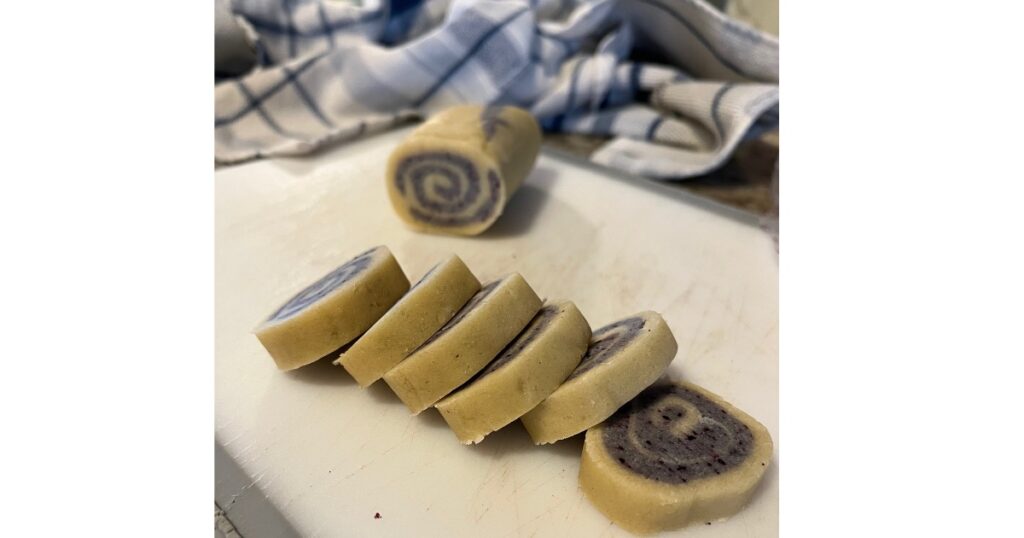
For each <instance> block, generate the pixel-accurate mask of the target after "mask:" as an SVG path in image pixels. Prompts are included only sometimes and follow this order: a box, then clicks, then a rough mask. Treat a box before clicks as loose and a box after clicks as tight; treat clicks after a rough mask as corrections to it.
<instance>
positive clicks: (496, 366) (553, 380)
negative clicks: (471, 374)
mask: <svg viewBox="0 0 1024 538" xmlns="http://www.w3.org/2000/svg"><path fill="white" fill-rule="evenodd" d="M589 342H590V325H589V324H588V323H587V320H586V319H585V318H584V317H583V314H581V313H580V311H579V309H577V308H576V305H574V304H573V303H572V302H569V301H566V302H563V303H559V304H551V305H548V306H545V307H544V308H542V309H541V310H540V312H538V313H537V315H536V316H534V318H533V320H532V321H531V322H530V324H529V325H527V326H526V328H525V329H523V332H522V333H520V334H519V336H517V337H516V339H515V340H513V341H512V343H511V344H509V345H508V346H507V347H506V348H505V349H504V350H503V351H502V352H501V354H500V355H498V357H497V358H495V359H494V360H493V361H491V363H490V364H488V365H487V368H485V369H484V370H483V371H482V372H480V373H479V374H478V375H477V376H476V377H475V378H474V379H473V380H472V381H470V382H469V383H468V384H467V385H466V386H464V387H463V388H461V389H459V390H458V391H457V392H455V393H453V394H450V395H448V396H447V397H446V398H445V399H443V400H441V401H440V402H437V404H436V405H435V406H434V407H436V408H437V410H438V411H440V412H441V416H443V417H444V419H445V421H446V422H448V426H449V427H451V429H452V431H454V432H455V435H456V437H458V438H459V440H460V441H462V442H463V443H464V444H469V443H479V442H480V441H482V440H483V438H484V437H485V436H486V435H487V434H489V433H491V432H493V431H497V430H499V429H501V428H502V427H504V426H506V425H508V424H509V423H510V422H512V421H513V420H515V419H517V418H519V417H520V416H522V415H523V413H526V412H527V411H529V410H530V409H532V408H533V407H534V406H536V405H537V404H538V403H540V402H541V400H543V399H544V398H546V397H547V396H548V395H549V394H551V393H552V392H553V391H554V390H555V389H556V388H558V385H559V384H560V383H561V382H562V381H563V380H565V378H566V377H568V375H569V374H570V373H572V371H573V369H574V368H575V367H576V365H577V364H579V362H580V358H582V357H583V353H584V352H585V351H586V350H587V344H588V343H589Z"/></svg>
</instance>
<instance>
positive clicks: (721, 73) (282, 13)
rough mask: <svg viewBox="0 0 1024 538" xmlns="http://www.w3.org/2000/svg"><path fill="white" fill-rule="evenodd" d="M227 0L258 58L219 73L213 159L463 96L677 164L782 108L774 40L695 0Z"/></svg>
mask: <svg viewBox="0 0 1024 538" xmlns="http://www.w3.org/2000/svg"><path fill="white" fill-rule="evenodd" d="M232 10H233V13H234V15H235V16H236V17H237V18H238V22H239V23H240V24H241V26H243V27H244V28H245V29H246V31H247V35H248V36H250V39H251V41H252V45H253V46H254V47H255V49H256V51H257V57H258V58H259V63H260V64H261V65H260V66H259V67H257V68H256V69H255V70H254V71H252V72H250V73H248V74H247V75H245V76H243V77H240V78H236V79H231V80H227V81H224V82H221V83H219V84H217V85H216V88H215V96H216V105H215V109H216V123H215V125H216V128H215V143H216V148H215V157H216V159H217V161H218V162H221V163H230V162H238V161H242V160H246V159H251V158H255V157H261V156H273V155H296V154H302V153H307V152H310V151H312V150H314V149H316V148H318V147H321V146H323V145H325V144H329V143H334V142H337V141H341V140H347V139H351V138H355V137H358V136H361V135H363V134H365V133H368V132H371V131H375V130H381V129H385V128H388V127H391V126H393V125H396V124H398V123H401V122H404V121H406V120H409V119H414V118H421V117H426V116H429V115H431V114H433V113H435V112H438V111H440V110H441V109H443V108H445V107H448V106H451V105H454V104H457V103H465V102H472V103H480V104H511V105H517V106H520V107H523V108H526V109H528V110H530V111H531V112H532V113H533V114H534V115H535V116H536V117H537V119H538V120H539V121H540V122H541V125H542V126H543V127H544V129H545V130H546V131H549V132H572V133H586V134H596V135H603V136H608V137H610V138H611V140H610V141H609V142H608V143H607V144H605V145H604V146H602V147H601V148H599V149H598V151H597V152H595V153H594V154H593V155H592V159H593V160H594V161H595V162H597V163H600V164H603V165H606V166H610V167H613V168H617V169H620V170H624V171H627V172H630V173H634V174H639V175H644V176H647V177H651V178H657V179H680V178H685V177H690V176H694V175H698V174H702V173H705V172H707V171H710V170H712V169H714V168H716V167H717V166H720V165H721V164H722V163H724V162H725V160H726V159H727V158H728V157H729V155H730V153H731V152H732V151H733V149H734V148H735V147H736V145H737V144H738V143H739V142H740V141H741V140H742V139H743V137H744V136H745V135H747V134H748V133H749V132H750V131H751V128H752V127H754V126H755V124H759V126H760V127H764V126H766V125H767V126H771V125H772V124H775V123H776V122H777V121H778V99H779V97H778V85H777V83H778V40H777V39H776V38H775V37H773V36H771V35H768V34H766V33H763V32H760V31H757V30H755V29H753V28H751V27H749V26H747V25H745V24H742V23H740V22H738V21H735V20H733V19H730V18H728V17H726V16H725V15H723V14H722V13H721V12H719V11H717V10H716V9H715V8H714V7H712V6H710V5H709V4H707V3H706V2H704V1H702V0H618V1H613V0H530V1H529V2H526V1H524V0H451V1H449V0H365V1H363V2H360V3H358V4H357V3H354V2H343V1H330V0H319V1H317V0H308V1H303V0H291V1H282V0H235V1H234V2H233V4H232ZM640 58H643V60H640ZM755 130H756V129H755Z"/></svg>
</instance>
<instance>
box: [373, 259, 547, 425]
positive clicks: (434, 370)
mask: <svg viewBox="0 0 1024 538" xmlns="http://www.w3.org/2000/svg"><path fill="white" fill-rule="evenodd" d="M540 307H541V300H540V298H538V297H537V294H536V293H534V291H533V289H531V288H530V285H529V284H527V283H526V281H525V280H523V277H521V276H519V274H518V273H513V274H511V275H509V276H507V277H505V278H502V279H501V280H496V281H494V282H491V283H490V284H487V285H485V286H484V287H483V288H482V289H481V290H480V291H479V292H477V294H476V295H474V296H473V298H472V299H470V300H469V302H468V303H466V306H464V307H462V309H461V310H459V312H458V313H457V314H455V317H453V318H452V319H451V320H449V321H448V323H446V324H445V325H444V327H441V329H440V330H439V331H437V332H436V333H434V335H433V336H431V337H430V339H428V340H427V341H426V342H425V343H424V344H423V345H422V346H420V347H419V349H417V350H416V351H414V352H413V353H412V355H409V357H407V358H406V359H405V360H404V361H402V362H400V363H398V365H397V366H395V367H394V368H392V369H391V370H390V371H388V373H386V374H384V381H385V382H386V383H387V384H388V386H389V387H391V390H393V391H394V392H395V394H397V395H398V397H399V398H401V400H402V401H403V402H405V405H406V406H407V407H408V408H409V410H410V411H412V412H413V414H418V413H419V412H420V411H423V410H424V409H426V408H428V407H430V406H431V405H434V403H436V402H437V401H438V400H440V399H441V398H443V397H444V396H445V395H446V394H448V393H449V392H451V391H453V390H455V389H456V388H458V387H459V385H462V384H463V383H465V382H466V381H467V380H468V379H469V378H471V377H473V374H475V373H477V372H479V371H480V370H482V369H483V368H484V367H485V366H487V363H488V362H490V361H491V359H493V358H494V357H495V355H497V354H498V353H499V352H500V351H501V350H502V348H504V347H505V345H506V344H508V343H509V342H510V341H512V339H513V338H515V336H516V335H517V334H519V331H521V330H522V329H523V327H525V326H526V324H527V323H529V322H530V319H531V318H533V315H534V314H536V313H537V311H538V310H540Z"/></svg>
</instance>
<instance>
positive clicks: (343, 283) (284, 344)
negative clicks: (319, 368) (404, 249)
mask: <svg viewBox="0 0 1024 538" xmlns="http://www.w3.org/2000/svg"><path fill="white" fill-rule="evenodd" d="M408 289H409V279H407V278H406V277H405V273H403V272H402V268H401V267H399V266H398V262H397V261H395V257H394V256H392V255H391V251H390V250H388V248H387V247H384V246H379V247H374V248H371V249H370V250H367V251H366V252H364V253H362V254H360V255H358V256H356V257H355V258H352V259H351V260H349V261H347V262H345V264H344V265H342V266H341V267H338V268H337V269H335V270H333V271H331V272H330V273H328V274H327V275H326V276H324V277H323V278H321V279H320V280H318V281H316V282H314V283H313V284H311V285H310V286H309V287H307V288H306V289H304V290H302V291H300V292H299V293H298V294H297V295H295V296H294V297H292V298H291V299H289V300H288V302H286V303H285V304H284V305H282V306H281V307H280V308H278V309H277V310H276V311H275V312H274V313H273V314H271V315H270V317H269V318H268V319H267V320H266V321H264V322H263V324H262V325H260V326H259V327H257V328H256V329H255V331H254V332H255V333H256V337H257V338H259V340H260V343H261V344H263V347H265V348H267V352H269V353H270V356H271V357H273V359H274V362H275V363H277V367H278V368H280V369H281V370H292V369H295V368H298V367H300V366H305V365H307V364H309V363H311V362H314V361H316V360H317V359H320V358H323V357H325V356H327V355H328V354H330V353H332V352H334V351H337V350H338V349H339V348H341V347H342V346H344V345H345V344H347V343H349V342H351V341H352V340H353V339H354V338H355V337H357V336H359V335H360V334H362V333H363V332H364V331H366V329H368V328H369V327H370V325H373V322H375V321H377V320H378V319H379V318H380V317H381V316H382V315H383V314H384V312H386V311H387V309H388V308H391V305H393V304H395V301H397V300H398V299H399V298H400V297H401V296H402V294H403V293H405V292H406V290H408Z"/></svg>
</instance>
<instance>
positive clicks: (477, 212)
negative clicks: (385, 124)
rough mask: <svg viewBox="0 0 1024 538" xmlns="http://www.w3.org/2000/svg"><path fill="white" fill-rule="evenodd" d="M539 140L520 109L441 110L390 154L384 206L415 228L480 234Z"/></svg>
mask: <svg viewBox="0 0 1024 538" xmlns="http://www.w3.org/2000/svg"><path fill="white" fill-rule="evenodd" d="M540 138H541V131H540V127H539V126H538V124H537V121H536V120H535V119H534V118H533V116H531V115H530V113H529V112H526V111H525V110H522V109H520V108H516V107H510V106H499V107H483V106H480V105H460V106H455V107H452V108H449V109H446V110H444V111H443V112H441V113H439V114H437V115H435V116H434V117H432V118H431V119H429V120H428V121H427V122H425V123H424V124H423V125H421V126H419V127H418V128H417V129H416V130H414V131H413V132H412V133H411V134H410V135H409V137H408V138H407V139H406V140H405V141H404V142H403V143H402V144H401V145H399V146H398V147H397V148H396V149H395V150H394V152H392V154H391V156H390V158H389V159H388V171H387V189H388V196H389V197H390V199H391V204H392V206H393V207H394V209H395V212H396V213H397V214H398V216H399V217H401V218H402V220H403V221H405V223H406V224H407V225H408V226H409V227H411V228H413V229H414V230H417V231H422V232H434V233H442V234H452V235H476V234H479V233H481V232H483V231H484V230H486V229H487V228H489V227H490V226H491V225H492V224H494V222H495V221H496V220H497V219H498V217H499V216H501V214H502V212H503V211H504V208H505V204H506V203H507V201H508V199H509V198H510V197H511V196H512V194H513V193H515V191H516V189H518V188H519V185H520V184H521V183H522V182H523V180H524V179H525V178H526V176H527V175H528V174H529V172H530V170H532V168H533V164H534V162H535V161H536V159H537V153H538V152H539V150H540Z"/></svg>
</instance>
